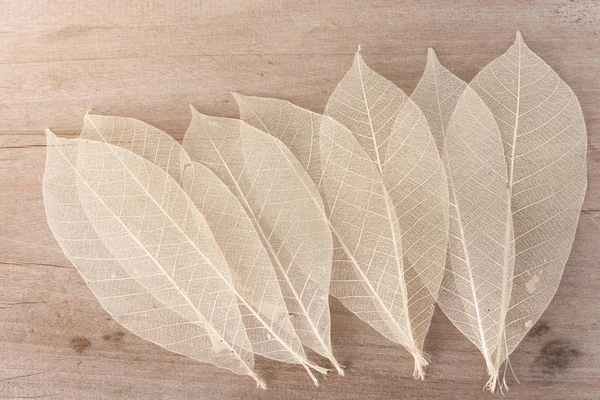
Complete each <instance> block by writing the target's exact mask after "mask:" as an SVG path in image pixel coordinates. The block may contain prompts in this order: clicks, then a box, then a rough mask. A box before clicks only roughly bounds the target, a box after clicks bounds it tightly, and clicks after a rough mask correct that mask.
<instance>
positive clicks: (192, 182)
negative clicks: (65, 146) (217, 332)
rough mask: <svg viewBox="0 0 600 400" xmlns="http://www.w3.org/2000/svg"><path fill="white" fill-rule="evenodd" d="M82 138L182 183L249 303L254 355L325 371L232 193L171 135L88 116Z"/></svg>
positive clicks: (133, 122) (135, 123) (245, 307)
mask: <svg viewBox="0 0 600 400" xmlns="http://www.w3.org/2000/svg"><path fill="white" fill-rule="evenodd" d="M81 136H82V137H84V138H87V139H92V140H100V141H105V142H107V143H111V144H114V145H117V146H120V147H123V148H126V149H128V150H130V151H133V152H135V153H136V154H138V155H140V156H142V157H144V158H146V159H148V160H149V161H151V162H152V163H154V164H156V165H157V166H159V167H160V168H162V169H164V170H165V171H168V172H169V173H170V175H171V176H172V177H173V178H175V179H176V180H177V181H178V182H179V184H180V185H181V186H182V188H183V189H184V190H185V192H186V193H187V194H188V195H189V196H190V198H191V200H192V201H193V203H194V204H195V205H196V207H197V208H198V210H199V211H200V212H201V214H202V215H203V216H204V218H205V219H206V221H207V223H208V226H209V228H210V229H211V231H212V234H213V235H214V237H215V239H216V241H217V243H218V244H219V246H220V249H221V250H222V252H223V254H224V257H225V259H226V261H227V262H228V264H229V268H230V270H231V272H232V275H233V284H234V287H235V288H236V290H237V291H238V292H239V293H240V295H241V296H242V298H243V299H244V300H245V301H247V302H248V303H249V305H247V304H243V302H241V303H240V307H241V310H242V317H243V320H244V323H245V325H246V328H247V332H248V333H247V334H248V337H249V339H250V342H251V343H252V347H253V351H254V353H255V354H258V355H262V356H264V357H268V358H272V359H275V360H279V361H284V362H292V363H298V362H300V363H302V364H303V365H305V368H306V366H310V367H311V368H314V369H316V370H318V371H319V372H321V373H325V372H326V370H325V369H323V368H321V367H318V366H317V365H315V364H313V363H311V362H309V361H308V360H306V356H305V354H304V352H303V350H302V347H301V346H300V344H299V338H298V337H297V336H296V333H295V332H294V329H293V327H292V324H291V321H290V317H289V315H288V310H287V308H286V306H285V303H284V300H283V297H282V294H281V291H280V289H279V286H278V282H277V276H276V274H275V271H274V267H273V265H272V264H271V261H270V259H269V255H268V254H267V251H266V250H265V248H264V247H263V245H262V243H261V239H260V237H259V234H258V232H257V231H256V230H255V229H254V226H253V222H252V221H251V220H250V218H249V217H248V215H247V214H246V212H245V211H244V208H243V207H242V205H241V204H240V203H239V201H238V200H237V199H236V197H235V196H234V194H233V193H232V192H231V191H230V190H229V189H228V188H227V186H225V184H224V183H223V182H222V181H221V180H220V179H219V178H218V177H217V176H216V175H215V174H214V173H213V172H211V171H210V170H209V169H208V168H206V167H204V166H203V165H201V164H198V163H194V162H192V161H191V160H190V159H189V156H188V155H187V153H186V152H185V151H184V150H183V148H182V147H181V146H180V145H179V144H178V143H177V142H176V141H175V140H173V138H171V137H170V136H169V135H167V134H166V133H164V132H162V131H160V130H158V129H156V128H154V127H152V126H150V125H148V124H146V123H144V122H142V121H138V120H135V119H130V118H118V117H105V116H99V115H86V118H85V122H84V128H83V131H82V133H81ZM253 310H254V311H253ZM328 317H329V314H328V313H327V318H328ZM327 322H328V321H327ZM327 327H329V325H327ZM307 371H308V372H309V375H310V376H311V378H312V379H313V381H314V382H315V384H316V383H317V380H316V378H314V376H313V375H312V373H311V371H310V370H309V369H308V368H307Z"/></svg>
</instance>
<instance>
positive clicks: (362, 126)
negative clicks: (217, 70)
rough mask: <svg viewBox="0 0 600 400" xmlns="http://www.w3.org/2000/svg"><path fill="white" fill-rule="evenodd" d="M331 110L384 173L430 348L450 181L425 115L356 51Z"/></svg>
mask: <svg viewBox="0 0 600 400" xmlns="http://www.w3.org/2000/svg"><path fill="white" fill-rule="evenodd" d="M325 113H326V114H327V115H329V116H331V117H333V118H334V119H336V120H337V121H339V122H341V123H342V124H344V125H345V126H346V127H348V129H350V130H351V131H352V133H353V134H354V136H355V137H356V139H357V140H358V142H359V143H361V145H362V147H363V149H364V150H365V151H366V152H367V153H368V154H369V155H370V157H371V160H372V161H373V163H374V164H375V166H376V168H377V170H378V171H379V172H380V174H381V175H382V177H383V180H384V183H385V188H386V190H387V193H388V196H389V199H390V200H391V204H390V206H391V207H392V208H393V209H394V210H395V213H396V215H397V217H398V221H399V224H400V231H401V237H402V245H403V248H402V255H401V256H402V257H403V267H404V276H405V282H406V290H407V293H408V300H407V301H408V311H409V315H410V321H409V322H410V329H411V330H412V333H413V336H414V338H415V342H416V344H417V346H418V347H419V348H420V349H422V348H423V343H424V339H425V336H426V334H427V331H428V329H429V324H430V322H431V317H432V316H433V310H434V308H435V306H434V304H435V299H436V297H437V294H438V291H439V287H440V283H441V279H442V275H443V271H444V263H445V260H446V247H447V241H448V187H447V183H446V175H445V172H444V166H443V164H442V160H441V159H440V156H439V154H438V151H437V148H436V143H435V140H434V139H433V136H432V135H431V133H430V131H429V127H428V124H427V120H426V119H425V116H424V115H423V113H422V112H421V110H420V109H419V107H417V105H416V104H415V103H414V102H413V101H412V100H410V99H409V98H408V97H407V96H406V95H405V94H404V92H402V90H400V89H399V88H398V87H397V86H396V85H395V84H394V83H392V82H390V81H389V80H387V79H385V78H384V77H382V76H381V75H379V74H377V73H376V72H374V71H373V70H371V69H370V68H369V67H368V66H367V65H366V64H365V63H364V61H363V59H362V57H361V55H360V53H357V54H356V57H355V59H354V63H353V65H352V68H351V69H350V70H349V71H348V73H347V74H346V75H345V76H344V78H343V79H342V80H341V81H340V83H339V84H338V86H337V87H336V89H335V91H334V92H333V94H332V95H331V97H330V98H329V102H328V103H327V108H326V111H325Z"/></svg>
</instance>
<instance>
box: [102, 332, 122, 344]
mask: <svg viewBox="0 0 600 400" xmlns="http://www.w3.org/2000/svg"><path fill="white" fill-rule="evenodd" d="M123 336H125V332H122V331H116V332H113V333H107V334H105V335H102V339H103V340H107V341H109V340H112V341H115V342H120V341H121V339H123Z"/></svg>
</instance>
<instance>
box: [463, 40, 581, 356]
mask: <svg viewBox="0 0 600 400" xmlns="http://www.w3.org/2000/svg"><path fill="white" fill-rule="evenodd" d="M470 86H471V87H472V88H473V89H474V90H475V91H476V92H477V93H478V94H479V96H481V98H482V99H483V101H484V102H485V103H486V104H487V106H488V107H489V109H490V110H491V112H492V114H493V115H494V118H495V120H496V122H497V124H498V127H499V129H500V134H501V136H502V140H503V142H504V153H505V155H506V164H507V170H508V189H509V193H510V194H511V203H512V204H511V206H512V213H513V225H514V231H515V250H516V253H515V257H516V259H515V276H514V282H513V290H512V296H511V300H510V306H509V309H508V313H507V316H506V345H507V351H506V354H504V355H503V358H506V357H508V355H509V354H510V353H512V351H513V350H514V349H515V348H516V347H517V345H518V344H519V343H520V341H521V340H522V339H523V337H525V334H526V333H527V332H528V331H529V329H530V328H531V327H532V326H533V324H534V323H535V322H536V321H537V320H538V318H539V317H540V315H541V314H542V313H543V312H544V310H545V309H546V308H547V307H548V304H549V302H550V300H551V299H552V297H553V296H554V294H555V293H556V290H557V288H558V284H559V282H560V279H561V276H562V273H563V269H564V266H565V263H566V261H567V259H568V257H569V253H570V251H571V245H572V243H573V239H574V236H575V230H576V228H577V221H578V218H579V213H580V210H581V205H582V202H583V198H584V195H585V190H586V182H587V178H586V171H587V168H586V148H587V143H586V129H585V122H584V120H583V114H582V112H581V107H580V106H579V102H578V101H577V98H576V96H575V94H574V93H573V91H572V90H571V89H570V88H569V87H568V86H567V84H566V83H565V82H564V81H563V80H562V79H561V78H560V77H559V76H558V75H557V74H556V72H554V71H553V70H552V68H551V67H550V66H549V65H548V64H546V63H545V62H544V61H543V60H542V59H541V58H539V57H538V56H537V55H536V54H535V53H533V52H532V51H531V50H530V49H529V48H528V47H527V45H526V44H525V43H524V42H523V38H522V37H521V34H520V33H517V37H516V40H515V42H514V44H513V45H512V46H511V47H510V48H509V49H508V51H507V52H506V53H505V54H503V55H502V56H500V57H499V58H497V59H496V60H494V61H492V62H491V63H490V64H488V65H487V66H486V67H485V68H484V69H483V70H482V71H481V72H480V73H479V74H478V75H477V76H476V77H475V78H474V79H473V81H472V82H471V83H470Z"/></svg>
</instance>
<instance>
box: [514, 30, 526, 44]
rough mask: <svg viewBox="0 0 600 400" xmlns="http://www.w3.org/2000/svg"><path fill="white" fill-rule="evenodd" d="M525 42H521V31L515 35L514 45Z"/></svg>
mask: <svg viewBox="0 0 600 400" xmlns="http://www.w3.org/2000/svg"><path fill="white" fill-rule="evenodd" d="M524 43H525V42H524V41H523V35H521V31H517V34H516V35H515V44H524Z"/></svg>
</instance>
